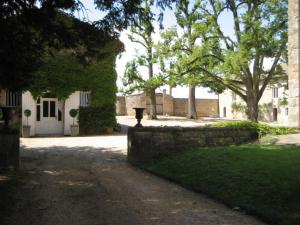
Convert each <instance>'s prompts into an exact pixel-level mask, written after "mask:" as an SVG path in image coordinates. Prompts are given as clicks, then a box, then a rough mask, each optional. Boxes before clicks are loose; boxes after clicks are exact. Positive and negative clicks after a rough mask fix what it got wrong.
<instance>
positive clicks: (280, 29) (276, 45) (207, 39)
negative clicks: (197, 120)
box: [177, 0, 288, 121]
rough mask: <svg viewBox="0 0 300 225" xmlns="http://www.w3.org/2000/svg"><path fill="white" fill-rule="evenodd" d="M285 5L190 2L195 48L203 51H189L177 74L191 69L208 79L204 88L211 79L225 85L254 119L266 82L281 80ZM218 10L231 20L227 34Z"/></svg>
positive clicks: (267, 0)
mask: <svg viewBox="0 0 300 225" xmlns="http://www.w3.org/2000/svg"><path fill="white" fill-rule="evenodd" d="M186 2H187V3H189V2H190V1H186ZM287 4H288V2H287V0H263V1H252V0H202V1H200V0H199V1H197V0H196V1H195V5H197V7H195V9H194V12H195V13H196V12H197V14H196V15H197V17H196V18H195V17H193V19H194V20H195V21H197V22H198V23H197V24H199V25H197V29H198V33H199V31H200V33H201V41H199V42H200V46H206V49H203V48H202V49H203V50H205V51H203V50H201V48H200V49H198V48H197V49H194V50H192V52H191V53H190V55H191V57H189V58H188V59H187V60H184V63H185V64H184V66H183V67H180V69H181V68H183V69H182V70H181V71H180V74H182V73H183V74H184V73H187V72H193V73H197V74H200V75H201V76H202V78H204V81H209V83H208V84H205V83H204V84H205V85H206V86H209V87H212V85H211V84H212V83H211V82H210V81H211V80H212V81H213V83H215V86H220V87H221V88H228V89H230V90H231V91H233V92H234V93H236V94H237V95H239V96H240V97H241V98H242V99H243V100H244V101H245V102H246V104H247V115H248V118H249V119H251V120H255V121H256V120H257V119H258V102H259V100H260V99H261V97H262V95H263V93H264V91H265V89H266V87H267V85H268V84H270V83H271V82H278V81H279V80H280V79H283V78H286V74H285V73H284V72H283V70H282V67H281V63H282V62H285V61H286V58H287V57H286V56H287V21H288V15H287ZM224 13H226V16H227V17H226V18H230V17H231V20H232V21H233V29H234V34H233V35H228V34H226V33H225V32H224V31H223V27H222V26H221V23H220V20H221V19H222V16H223V15H224ZM180 21H181V22H184V20H180ZM188 22H189V21H188ZM188 22H184V24H185V25H186V24H188ZM194 26H196V25H194ZM203 27H204V28H205V29H204V30H202V31H201V29H202V28H203ZM195 29H196V27H195ZM192 38H194V37H192ZM196 38H198V37H196ZM207 43H208V44H207ZM209 43H211V44H209ZM177 46H180V47H182V44H181V43H180V45H177ZM182 52H186V51H185V50H184V49H183V50H182ZM177 58H179V59H181V58H184V59H185V57H182V56H177ZM203 59H205V60H203ZM267 62H269V66H268V65H266V64H267ZM203 75H204V76H203Z"/></svg>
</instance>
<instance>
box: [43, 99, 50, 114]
mask: <svg viewBox="0 0 300 225" xmlns="http://www.w3.org/2000/svg"><path fill="white" fill-rule="evenodd" d="M48 116H49V102H48V101H43V117H48Z"/></svg>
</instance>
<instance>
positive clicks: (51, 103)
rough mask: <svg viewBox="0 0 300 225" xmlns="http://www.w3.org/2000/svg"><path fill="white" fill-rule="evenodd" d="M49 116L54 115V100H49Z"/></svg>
mask: <svg viewBox="0 0 300 225" xmlns="http://www.w3.org/2000/svg"><path fill="white" fill-rule="evenodd" d="M50 117H55V101H50Z"/></svg>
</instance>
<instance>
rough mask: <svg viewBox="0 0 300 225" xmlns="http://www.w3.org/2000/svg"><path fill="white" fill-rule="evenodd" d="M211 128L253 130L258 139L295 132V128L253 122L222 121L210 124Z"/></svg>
mask: <svg viewBox="0 0 300 225" xmlns="http://www.w3.org/2000/svg"><path fill="white" fill-rule="evenodd" d="M209 126H212V127H233V128H237V129H239V128H248V129H252V130H255V131H256V132H257V133H258V136H259V137H263V136H266V135H282V134H290V133H295V132H297V129H296V128H293V127H286V126H271V125H268V124H265V123H256V122H253V121H248V120H243V121H224V122H217V123H213V124H210V125H209Z"/></svg>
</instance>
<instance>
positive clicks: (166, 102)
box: [116, 91, 219, 117]
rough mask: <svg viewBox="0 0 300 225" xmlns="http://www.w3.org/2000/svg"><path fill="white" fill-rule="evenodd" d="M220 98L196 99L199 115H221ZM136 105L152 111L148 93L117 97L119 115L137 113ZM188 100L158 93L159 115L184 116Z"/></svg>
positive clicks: (147, 111) (157, 107)
mask: <svg viewBox="0 0 300 225" xmlns="http://www.w3.org/2000/svg"><path fill="white" fill-rule="evenodd" d="M218 105H219V103H218V99H196V110H197V114H198V117H219V108H218V107H219V106H218ZM134 107H143V108H146V111H145V113H146V114H148V113H149V111H150V98H149V96H147V95H146V94H144V93H143V94H136V95H130V96H119V97H118V98H117V103H116V109H117V115H129V116H133V115H135V111H134V109H133V108H134ZM187 107H188V100H187V99H186V98H173V97H172V96H170V95H168V94H166V92H165V91H164V92H163V93H156V110H157V114H158V115H168V116H183V117H185V116H186V115H187V110H188V108H187Z"/></svg>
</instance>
